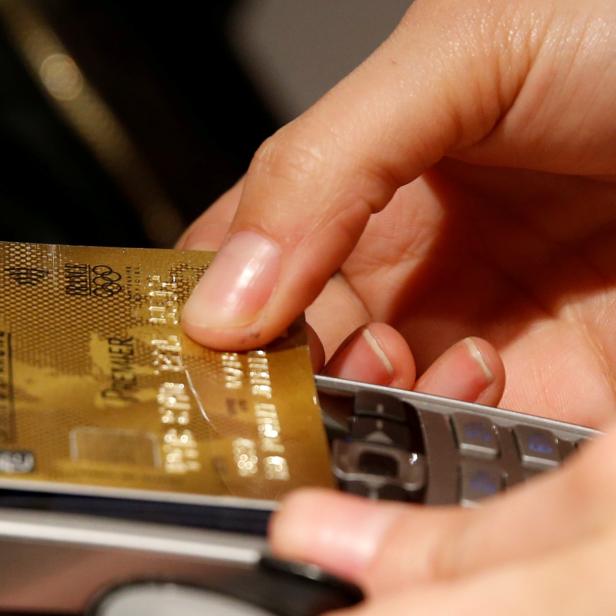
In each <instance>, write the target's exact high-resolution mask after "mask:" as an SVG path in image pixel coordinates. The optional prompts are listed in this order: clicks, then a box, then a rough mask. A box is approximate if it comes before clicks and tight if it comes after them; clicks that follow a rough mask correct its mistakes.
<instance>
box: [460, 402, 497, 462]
mask: <svg viewBox="0 0 616 616" xmlns="http://www.w3.org/2000/svg"><path fill="white" fill-rule="evenodd" d="M452 421H453V428H454V431H455V433H456V440H457V441H458V447H459V449H460V451H461V452H462V453H463V454H465V455H471V456H481V457H484V458H496V456H498V452H499V449H498V437H497V435H496V428H495V427H494V425H493V424H492V422H491V421H490V420H489V419H486V418H485V417H477V416H476V415H469V414H468V413H456V414H454V416H453V417H452Z"/></svg>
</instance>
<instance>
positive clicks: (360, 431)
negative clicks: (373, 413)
mask: <svg viewBox="0 0 616 616" xmlns="http://www.w3.org/2000/svg"><path fill="white" fill-rule="evenodd" d="M349 426H350V432H351V436H352V437H353V438H354V439H356V440H360V441H368V442H370V443H382V444H384V445H393V446H395V447H400V448H402V449H409V448H410V446H411V434H410V431H409V429H408V428H407V427H406V426H405V425H402V424H399V423H397V422H394V421H387V420H386V419H376V418H373V417H351V419H350V420H349Z"/></svg>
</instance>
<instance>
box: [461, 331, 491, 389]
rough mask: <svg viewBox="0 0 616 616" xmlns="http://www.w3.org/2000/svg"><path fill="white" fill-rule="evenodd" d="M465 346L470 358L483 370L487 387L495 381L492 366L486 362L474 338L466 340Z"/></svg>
mask: <svg viewBox="0 0 616 616" xmlns="http://www.w3.org/2000/svg"><path fill="white" fill-rule="evenodd" d="M464 344H465V345H466V349H467V351H468V354H469V356H470V358H471V359H472V360H473V361H474V362H475V363H476V364H477V365H478V366H479V368H481V371H482V372H483V375H484V376H485V378H486V383H485V386H486V387H487V386H488V385H489V384H490V383H492V381H494V373H493V372H492V370H490V366H488V363H487V362H486V360H485V358H484V356H483V354H482V352H481V349H480V348H479V347H478V346H477V343H476V342H475V340H474V339H473V338H465V339H464Z"/></svg>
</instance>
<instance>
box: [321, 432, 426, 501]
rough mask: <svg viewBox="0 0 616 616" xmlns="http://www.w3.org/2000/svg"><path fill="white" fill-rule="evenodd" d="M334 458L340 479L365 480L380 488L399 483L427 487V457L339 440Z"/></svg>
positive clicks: (407, 486)
mask: <svg viewBox="0 0 616 616" xmlns="http://www.w3.org/2000/svg"><path fill="white" fill-rule="evenodd" d="M332 458H333V470H334V474H335V475H336V477H337V478H338V479H339V480H340V481H345V482H348V481H361V482H364V483H367V484H369V485H371V486H376V487H380V486H382V485H384V484H391V485H398V486H400V487H403V488H404V489H406V490H410V491H412V492H415V491H418V490H422V489H423V487H424V486H425V482H426V466H425V458H424V457H423V456H422V455H420V454H415V453H411V452H409V451H405V450H403V449H399V448H398V447H391V446H390V445H382V444H380V443H367V442H364V441H348V440H343V439H336V440H335V441H334V442H333V445H332Z"/></svg>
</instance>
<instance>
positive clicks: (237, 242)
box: [182, 231, 280, 329]
mask: <svg viewBox="0 0 616 616" xmlns="http://www.w3.org/2000/svg"><path fill="white" fill-rule="evenodd" d="M279 271H280V248H279V247H278V246H277V245H276V244H275V243H274V242H273V241H271V240H270V239H268V238H266V237H263V236H262V235H260V234H258V233H255V232H254V231H240V232H238V233H236V234H235V235H233V236H232V237H231V239H230V240H228V241H227V242H226V243H225V244H224V245H223V247H222V248H221V250H220V252H219V253H218V254H217V255H216V258H215V259H214V261H213V263H212V265H210V267H209V268H208V269H207V271H206V272H205V274H204V275H203V277H202V278H201V280H200V281H199V283H198V284H197V286H196V287H195V289H194V291H193V293H192V295H191V296H190V298H189V299H188V301H187V302H186V305H185V306H184V312H183V314H182V320H183V321H184V322H185V323H186V324H187V325H190V326H192V327H198V328H202V329H214V328H222V327H239V326H242V325H247V324H248V323H251V322H252V321H254V320H255V318H256V317H257V316H258V314H259V312H260V311H261V309H262V308H263V306H265V304H266V302H267V300H268V299H269V297H270V295H271V294H272V291H273V289H274V286H275V284H276V281H277V279H278V273H279Z"/></svg>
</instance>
